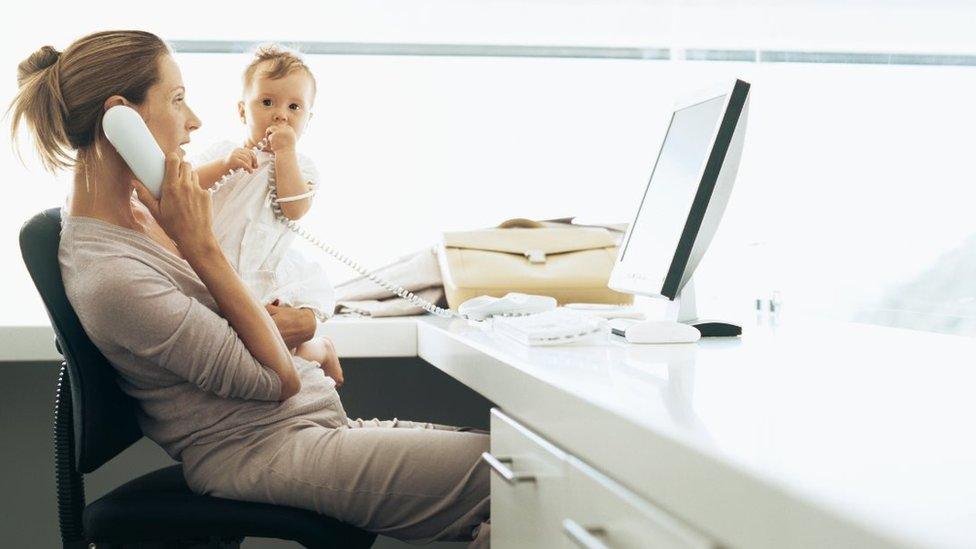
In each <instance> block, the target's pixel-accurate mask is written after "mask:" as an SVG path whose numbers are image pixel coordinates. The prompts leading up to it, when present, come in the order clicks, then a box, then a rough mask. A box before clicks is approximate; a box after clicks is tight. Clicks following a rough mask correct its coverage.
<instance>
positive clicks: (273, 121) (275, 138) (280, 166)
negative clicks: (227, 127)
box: [194, 45, 342, 386]
mask: <svg viewBox="0 0 976 549" xmlns="http://www.w3.org/2000/svg"><path fill="white" fill-rule="evenodd" d="M315 91H316V90H315V78H314V77H313V76H312V72H311V71H310V70H309V68H308V67H307V66H306V65H305V63H304V62H302V60H301V58H300V57H299V56H298V55H297V54H295V53H294V52H292V51H289V50H287V49H285V48H282V47H280V46H277V45H269V46H262V47H260V48H258V50H257V51H256V52H255V55H254V59H253V60H252V61H251V63H250V64H249V65H248V66H247V68H246V69H245V70H244V77H243V94H242V99H241V100H240V101H239V102H238V103H237V110H238V113H239V115H240V118H241V122H242V123H243V124H244V125H245V126H246V127H247V139H246V140H245V142H244V146H237V145H235V144H234V143H232V142H230V141H226V142H222V143H218V144H216V145H214V146H213V147H211V148H210V150H209V151H207V152H206V153H204V155H203V156H202V157H201V158H197V159H196V162H195V163H194V165H195V166H197V175H198V176H199V179H200V185H201V186H202V187H203V188H205V189H210V188H212V187H214V185H215V184H217V183H218V182H220V183H221V184H220V185H219V186H218V188H217V189H215V192H214V195H213V205H214V218H213V227H214V233H215V234H216V236H217V240H218V242H219V243H220V247H221V249H222V250H223V251H224V255H226V256H227V260H228V261H229V262H230V263H231V264H232V265H233V266H234V268H236V269H237V272H238V273H239V274H240V275H241V279H242V280H243V281H244V283H245V285H247V287H248V288H249V289H250V290H251V291H252V292H253V293H254V294H255V297H256V298H257V299H258V300H259V301H260V302H261V303H266V304H269V310H273V309H272V308H273V307H274V306H278V305H282V306H285V305H286V306H290V307H297V308H307V309H309V310H311V311H312V312H313V313H314V314H315V316H316V318H317V319H318V320H319V321H320V322H321V321H325V320H326V319H327V318H329V317H331V316H332V314H333V311H334V309H335V297H334V291H333V289H332V285H331V284H330V283H329V280H328V278H327V277H326V275H325V272H324V270H323V269H322V267H321V266H320V265H318V264H317V263H314V262H312V261H309V260H307V259H305V258H304V257H303V256H302V254H301V253H299V252H298V251H297V250H293V249H291V244H292V243H293V241H294V239H295V236H296V235H295V233H293V232H291V231H290V230H288V228H287V227H285V225H284V224H283V223H281V222H279V221H278V220H277V219H276V218H275V215H274V212H273V210H272V204H271V199H270V195H269V191H270V188H269V172H270V168H271V164H272V163H273V164H274V169H275V181H276V187H277V195H278V199H279V205H280V206H281V210H282V213H283V214H284V215H285V217H287V218H289V219H294V220H297V219H300V218H301V217H302V216H303V215H305V213H307V212H308V210H309V208H310V207H311V202H312V197H311V195H312V194H314V190H315V187H316V184H317V183H318V172H317V171H316V170H315V166H314V164H313V163H312V161H311V160H310V159H308V158H307V157H306V156H304V155H302V154H299V153H298V152H297V151H296V150H295V146H296V144H297V142H298V139H299V137H301V135H302V132H303V131H304V130H305V125H306V124H307V123H308V120H309V118H311V107H312V104H313V102H314V100H315ZM259 145H262V146H263V147H262V148H261V149H260V151H259V152H257V153H255V152H253V150H252V149H253V148H255V147H257V146H259ZM272 158H273V160H272ZM231 170H240V171H239V172H238V173H235V174H234V175H232V176H230V177H228V178H226V179H225V180H223V181H222V182H221V178H222V177H223V176H224V175H226V174H227V173H228V171H231ZM292 353H293V354H296V355H298V356H300V357H302V358H304V359H306V360H310V361H315V362H318V363H320V364H321V365H322V367H323V369H324V370H325V373H326V375H328V376H330V377H332V378H333V379H334V380H335V381H336V385H337V386H340V385H342V371H341V369H339V367H338V361H337V360H328V358H329V354H330V353H334V349H333V348H332V343H331V342H330V341H328V340H327V339H326V338H313V339H311V340H309V341H306V342H305V343H302V344H301V345H300V346H298V347H297V348H295V349H292Z"/></svg>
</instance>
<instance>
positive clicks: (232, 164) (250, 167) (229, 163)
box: [224, 147, 258, 173]
mask: <svg viewBox="0 0 976 549" xmlns="http://www.w3.org/2000/svg"><path fill="white" fill-rule="evenodd" d="M257 167H258V157H257V155H256V154H254V152H253V151H251V150H250V149H245V148H243V147H242V148H238V149H234V150H233V151H231V152H230V154H228V155H227V158H225V159H224V168H225V169H226V170H237V169H244V170H246V171H247V173H251V172H253V171H254V170H256V169H257Z"/></svg>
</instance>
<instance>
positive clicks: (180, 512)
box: [84, 465, 376, 549]
mask: <svg viewBox="0 0 976 549" xmlns="http://www.w3.org/2000/svg"><path fill="white" fill-rule="evenodd" d="M84 525H85V533H86V534H87V535H88V537H89V538H90V539H91V540H92V541H95V542H107V543H134V542H139V541H170V540H179V539H185V540H190V539H211V538H224V539H232V538H242V537H266V538H279V539H288V540H294V541H297V542H299V543H301V544H302V545H304V546H305V547H309V548H316V549H318V548H323V549H324V548H327V547H342V548H346V547H370V546H372V545H373V541H374V540H375V539H376V534H373V533H370V532H367V531H365V530H361V529H359V528H356V527H354V526H350V525H348V524H345V523H343V522H339V521H338V520H335V519H333V518H330V517H326V516H323V515H319V514H317V513H314V512H312V511H308V510H305V509H296V508H293V507H283V506H280V505H271V504H266V503H251V502H245V501H235V500H230V499H223V498H215V497H209V496H200V495H197V494H194V493H193V492H191V491H190V488H189V487H188V486H187V485H186V481H185V480H184V478H183V466H182V465H173V466H170V467H165V468H163V469H159V470H156V471H153V472H151V473H148V474H146V475H143V476H141V477H139V478H136V479H134V480H132V481H130V482H127V483H125V484H123V485H122V486H119V487H118V488H116V489H115V490H113V491H111V492H109V493H108V494H106V495H105V496H103V497H101V498H100V499H98V500H97V501H95V502H93V503H91V504H89V505H88V506H87V507H85V511H84Z"/></svg>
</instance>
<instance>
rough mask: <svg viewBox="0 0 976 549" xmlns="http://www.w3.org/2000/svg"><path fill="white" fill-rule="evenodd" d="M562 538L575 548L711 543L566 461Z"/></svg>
mask: <svg viewBox="0 0 976 549" xmlns="http://www.w3.org/2000/svg"><path fill="white" fill-rule="evenodd" d="M565 493H566V500H565V502H564V509H565V511H564V513H565V517H564V519H563V520H562V521H561V525H560V526H561V527H562V530H563V535H564V537H566V539H570V540H573V541H574V542H575V545H576V546H579V547H582V548H586V549H596V548H602V547H612V548H614V549H622V548H635V549H636V548H647V547H653V548H654V549H712V548H714V547H716V544H714V543H713V542H712V541H711V540H709V539H708V538H706V537H704V536H703V535H702V534H700V533H698V532H696V531H695V530H693V529H691V528H690V527H689V526H687V525H686V524H684V523H683V522H681V521H679V520H678V519H676V518H674V517H673V516H671V515H669V514H668V513H666V512H665V511H663V510H661V509H659V508H658V507H656V506H654V505H652V504H651V503H650V502H648V501H647V500H645V499H643V498H641V497H640V496H638V495H636V494H634V493H633V492H630V491H629V490H627V489H626V488H624V487H623V486H621V485H620V484H618V483H616V482H615V481H613V480H611V479H610V478H608V477H607V476H606V475H604V474H602V473H600V472H599V471H596V470H595V469H593V468H592V467H590V466H588V465H586V464H585V463H583V462H581V461H579V460H578V459H576V458H574V457H572V456H569V457H568V458H567V463H566V490H565Z"/></svg>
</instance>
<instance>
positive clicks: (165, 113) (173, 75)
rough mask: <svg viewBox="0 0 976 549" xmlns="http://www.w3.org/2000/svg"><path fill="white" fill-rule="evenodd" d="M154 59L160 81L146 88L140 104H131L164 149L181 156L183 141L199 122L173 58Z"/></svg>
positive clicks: (187, 139)
mask: <svg viewBox="0 0 976 549" xmlns="http://www.w3.org/2000/svg"><path fill="white" fill-rule="evenodd" d="M157 63H158V65H159V81H158V82H156V84H155V85H153V86H152V87H151V88H149V91H148V92H147V93H146V100H145V101H143V103H142V105H138V106H135V105H134V106H133V107H134V108H135V109H136V110H137V111H139V114H141V115H142V118H143V119H144V120H145V121H146V125H147V126H149V131H150V132H151V133H152V135H153V137H155V138H156V142H157V143H159V147H160V148H161V149H163V153H164V154H170V153H176V154H178V155H179V156H180V158H181V159H182V158H183V156H184V154H185V151H184V150H183V148H182V145H185V144H187V143H189V142H190V132H192V131H193V130H196V129H197V128H199V127H200V124H201V122H200V119H199V118H197V115H195V114H193V111H192V110H190V107H189V105H187V103H186V89H185V88H184V87H183V75H182V74H181V73H180V67H179V66H178V65H177V64H176V61H175V60H173V57H172V56H170V55H162V56H160V57H159V60H158V61H157Z"/></svg>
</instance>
